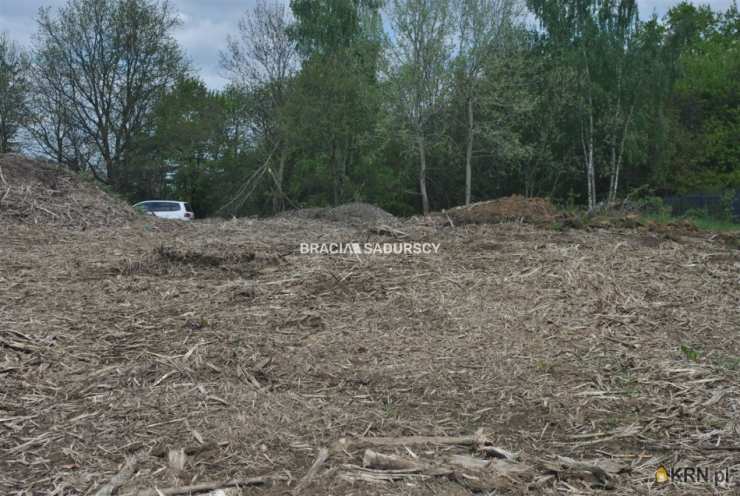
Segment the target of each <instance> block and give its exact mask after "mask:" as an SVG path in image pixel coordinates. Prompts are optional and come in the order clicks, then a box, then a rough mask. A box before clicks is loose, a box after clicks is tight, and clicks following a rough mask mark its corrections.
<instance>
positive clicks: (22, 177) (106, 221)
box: [0, 154, 137, 229]
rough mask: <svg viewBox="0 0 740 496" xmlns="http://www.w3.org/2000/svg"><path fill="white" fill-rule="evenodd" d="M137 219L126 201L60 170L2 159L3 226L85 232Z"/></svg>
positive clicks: (0, 206)
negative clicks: (14, 225)
mask: <svg viewBox="0 0 740 496" xmlns="http://www.w3.org/2000/svg"><path fill="white" fill-rule="evenodd" d="M136 217H137V214H136V212H135V211H134V209H133V208H131V207H130V206H128V205H127V204H126V203H124V202H123V201H121V200H119V199H117V198H114V197H113V196H111V195H109V194H107V193H106V192H104V191H103V190H101V189H100V188H99V187H98V186H97V185H96V184H94V183H93V182H91V181H86V180H85V179H83V178H81V177H80V176H77V175H75V174H73V173H71V172H69V171H66V170H64V169H62V168H61V167H59V166H56V165H54V164H51V163H47V162H42V161H38V160H31V159H29V158H26V157H23V156H20V155H15V154H3V155H0V224H30V225H54V226H61V227H68V228H73V229H85V228H88V227H103V226H121V225H124V224H127V223H129V222H131V221H132V220H134V219H135V218H136Z"/></svg>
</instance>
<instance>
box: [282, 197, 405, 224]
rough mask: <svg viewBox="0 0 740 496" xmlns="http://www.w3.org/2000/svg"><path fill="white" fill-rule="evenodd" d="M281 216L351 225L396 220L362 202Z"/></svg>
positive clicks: (293, 211)
mask: <svg viewBox="0 0 740 496" xmlns="http://www.w3.org/2000/svg"><path fill="white" fill-rule="evenodd" d="M280 216H281V217H289V218H291V217H292V218H296V217H297V218H300V219H324V220H330V221H334V222H341V223H343V224H349V225H356V224H368V223H370V224H372V223H391V222H393V221H394V220H396V218H395V217H394V216H393V214H391V213H388V212H386V211H385V210H383V209H382V208H380V207H376V206H375V205H371V204H369V203H362V202H353V203H345V204H344V205H339V206H337V207H333V208H331V207H327V208H317V207H313V208H302V209H298V210H289V211H287V212H284V213H282V214H281V215H280Z"/></svg>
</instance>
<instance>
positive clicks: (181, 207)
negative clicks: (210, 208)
mask: <svg viewBox="0 0 740 496" xmlns="http://www.w3.org/2000/svg"><path fill="white" fill-rule="evenodd" d="M134 208H135V209H137V210H140V211H142V212H144V213H146V214H150V215H154V216H156V217H161V218H163V219H179V220H193V219H194V218H195V214H193V209H192V208H191V207H190V204H189V203H186V202H181V201H169V200H147V201H143V202H139V203H137V204H136V205H134Z"/></svg>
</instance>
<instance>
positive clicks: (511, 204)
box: [446, 195, 558, 224]
mask: <svg viewBox="0 0 740 496" xmlns="http://www.w3.org/2000/svg"><path fill="white" fill-rule="evenodd" d="M446 213H447V216H449V218H450V219H452V221H453V222H455V224H495V223H497V222H505V221H523V222H528V223H532V224H545V223H548V222H552V221H553V220H555V219H556V218H557V217H558V211H557V209H556V208H555V206H554V205H553V204H552V203H550V201H549V200H546V199H544V198H525V197H523V196H519V195H513V196H507V197H505V198H498V199H496V200H489V201H483V202H478V203H473V204H472V205H468V206H463V207H455V208H453V209H450V210H448V211H447V212H446Z"/></svg>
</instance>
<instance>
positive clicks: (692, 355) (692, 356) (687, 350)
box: [681, 344, 701, 362]
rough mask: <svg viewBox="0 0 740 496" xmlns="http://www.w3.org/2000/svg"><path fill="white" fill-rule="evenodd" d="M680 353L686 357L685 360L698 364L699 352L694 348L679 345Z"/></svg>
mask: <svg viewBox="0 0 740 496" xmlns="http://www.w3.org/2000/svg"><path fill="white" fill-rule="evenodd" d="M681 353H683V354H684V355H685V356H686V358H687V359H689V360H690V361H692V362H698V361H699V357H700V356H701V351H699V350H695V349H694V348H692V347H690V346H688V345H686V344H682V345H681Z"/></svg>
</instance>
